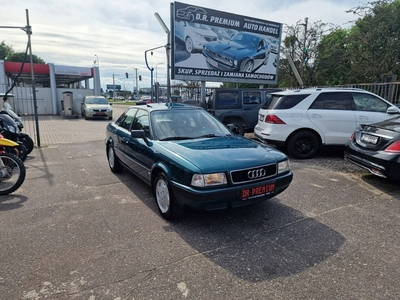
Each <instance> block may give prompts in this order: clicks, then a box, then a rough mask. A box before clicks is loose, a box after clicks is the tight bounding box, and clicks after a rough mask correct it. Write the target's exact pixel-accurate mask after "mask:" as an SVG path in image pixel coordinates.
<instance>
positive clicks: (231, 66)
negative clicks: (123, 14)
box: [171, 2, 282, 84]
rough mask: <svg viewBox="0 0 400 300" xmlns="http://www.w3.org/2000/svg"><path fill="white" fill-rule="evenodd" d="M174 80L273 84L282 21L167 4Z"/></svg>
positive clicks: (176, 3)
mask: <svg viewBox="0 0 400 300" xmlns="http://www.w3.org/2000/svg"><path fill="white" fill-rule="evenodd" d="M171 29H172V30H171V34H172V38H171V40H172V64H171V65H172V72H171V77H172V79H178V80H192V81H216V82H242V83H258V84H276V83H277V81H278V78H277V72H278V71H277V70H278V62H279V50H280V49H279V48H280V47H279V45H280V42H281V35H282V24H281V23H276V22H272V21H267V20H261V19H256V18H253V17H246V16H240V15H236V14H231V13H227V12H222V11H216V10H213V9H209V8H204V7H199V6H194V5H190V4H185V3H180V2H174V3H172V4H171Z"/></svg>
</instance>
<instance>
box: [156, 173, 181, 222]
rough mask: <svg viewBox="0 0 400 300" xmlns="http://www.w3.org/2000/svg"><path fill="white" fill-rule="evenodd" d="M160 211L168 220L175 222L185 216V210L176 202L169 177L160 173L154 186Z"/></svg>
mask: <svg viewBox="0 0 400 300" xmlns="http://www.w3.org/2000/svg"><path fill="white" fill-rule="evenodd" d="M153 193H154V197H155V198H156V203H157V207H158V211H159V212H160V214H161V216H162V217H163V218H164V219H166V220H173V219H176V218H178V217H180V216H181V215H182V214H183V209H182V208H181V207H180V206H179V204H178V203H177V202H176V199H175V197H174V194H173V192H172V189H171V183H170V181H169V180H168V178H167V176H166V175H165V174H164V173H163V172H160V173H158V174H157V176H156V179H155V181H154V185H153Z"/></svg>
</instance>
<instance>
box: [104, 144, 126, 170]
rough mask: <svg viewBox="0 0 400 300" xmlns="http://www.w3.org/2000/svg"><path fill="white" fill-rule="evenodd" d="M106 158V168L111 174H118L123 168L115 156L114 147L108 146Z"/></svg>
mask: <svg viewBox="0 0 400 300" xmlns="http://www.w3.org/2000/svg"><path fill="white" fill-rule="evenodd" d="M107 158H108V166H109V167H110V169H111V172H113V173H119V172H121V171H122V169H123V168H124V167H123V166H122V164H121V162H120V161H119V158H118V157H117V156H116V155H115V152H114V147H112V146H111V145H108V149H107Z"/></svg>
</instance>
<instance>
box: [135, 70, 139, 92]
mask: <svg viewBox="0 0 400 300" xmlns="http://www.w3.org/2000/svg"><path fill="white" fill-rule="evenodd" d="M137 71H138V68H135V73H136V98H137V99H139V87H138V75H137Z"/></svg>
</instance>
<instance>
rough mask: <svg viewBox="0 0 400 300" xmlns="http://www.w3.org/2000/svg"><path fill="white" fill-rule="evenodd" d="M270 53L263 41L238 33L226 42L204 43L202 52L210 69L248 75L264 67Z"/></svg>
mask: <svg viewBox="0 0 400 300" xmlns="http://www.w3.org/2000/svg"><path fill="white" fill-rule="evenodd" d="M270 52H271V49H270V46H269V43H268V42H267V41H266V40H265V39H263V38H262V37H261V36H259V35H256V34H251V33H246V32H239V33H237V34H236V35H234V36H233V37H232V38H231V39H230V40H228V41H223V42H219V41H217V42H209V43H206V44H205V45H204V46H203V51H202V53H203V55H204V57H205V60H206V62H207V65H208V66H210V67H211V68H214V69H218V70H225V71H237V72H248V73H251V72H254V71H256V70H257V69H258V68H260V67H261V66H262V65H266V64H267V63H268V58H269V54H270Z"/></svg>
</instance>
